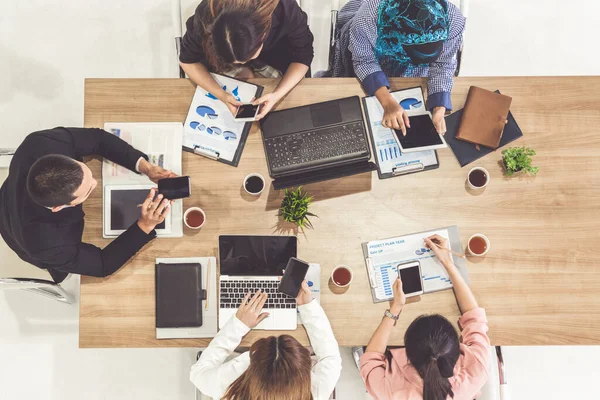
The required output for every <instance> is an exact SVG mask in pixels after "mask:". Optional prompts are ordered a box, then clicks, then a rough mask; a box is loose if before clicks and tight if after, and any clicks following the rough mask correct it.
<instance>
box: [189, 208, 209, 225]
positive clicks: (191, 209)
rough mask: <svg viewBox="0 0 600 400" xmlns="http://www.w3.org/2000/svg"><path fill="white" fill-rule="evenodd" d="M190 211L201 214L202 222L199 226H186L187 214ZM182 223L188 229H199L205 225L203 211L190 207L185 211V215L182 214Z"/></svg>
mask: <svg viewBox="0 0 600 400" xmlns="http://www.w3.org/2000/svg"><path fill="white" fill-rule="evenodd" d="M192 211H199V212H200V213H201V214H202V218H203V221H202V223H201V224H200V225H199V226H191V225H190V224H188V221H187V217H188V214H189V213H190V212H192ZM183 223H184V224H185V226H187V227H188V228H190V229H200V228H202V227H203V226H204V224H205V223H206V214H205V213H204V210H203V209H201V208H200V207H190V208H188V209H187V210H185V213H183Z"/></svg>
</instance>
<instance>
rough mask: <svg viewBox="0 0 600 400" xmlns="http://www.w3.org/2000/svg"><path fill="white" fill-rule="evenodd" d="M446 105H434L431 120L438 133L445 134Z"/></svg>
mask: <svg viewBox="0 0 600 400" xmlns="http://www.w3.org/2000/svg"><path fill="white" fill-rule="evenodd" d="M445 116H446V107H435V108H434V109H433V113H431V118H432V120H433V126H435V130H436V131H437V132H438V133H439V134H440V135H445V134H446V118H445Z"/></svg>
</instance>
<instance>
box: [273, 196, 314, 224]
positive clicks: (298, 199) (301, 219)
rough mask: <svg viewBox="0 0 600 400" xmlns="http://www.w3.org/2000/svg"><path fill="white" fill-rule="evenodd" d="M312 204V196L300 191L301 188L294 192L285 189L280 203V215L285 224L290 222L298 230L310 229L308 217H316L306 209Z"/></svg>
mask: <svg viewBox="0 0 600 400" xmlns="http://www.w3.org/2000/svg"><path fill="white" fill-rule="evenodd" d="M311 202H312V196H310V195H309V194H308V193H307V192H303V191H302V186H300V187H298V188H297V189H296V190H288V189H285V196H284V197H283V200H282V201H281V208H280V210H279V211H280V215H281V216H282V217H283V219H284V220H286V221H287V222H292V223H294V224H296V225H298V226H299V227H300V228H304V227H305V226H306V227H309V228H312V223H311V222H310V220H309V218H308V217H317V215H315V214H313V213H310V212H309V211H308V207H309V206H310V203H311Z"/></svg>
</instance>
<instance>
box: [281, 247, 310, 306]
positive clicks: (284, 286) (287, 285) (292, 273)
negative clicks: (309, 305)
mask: <svg viewBox="0 0 600 400" xmlns="http://www.w3.org/2000/svg"><path fill="white" fill-rule="evenodd" d="M308 266H309V265H308V263H307V262H304V261H302V260H299V259H297V258H295V257H291V258H290V260H289V261H288V263H287V266H286V267H285V272H284V274H283V278H281V282H280V283H279V291H280V292H281V293H283V294H287V295H288V296H291V297H294V298H296V297H298V292H300V288H301V287H302V282H303V281H304V278H306V273H307V272H308Z"/></svg>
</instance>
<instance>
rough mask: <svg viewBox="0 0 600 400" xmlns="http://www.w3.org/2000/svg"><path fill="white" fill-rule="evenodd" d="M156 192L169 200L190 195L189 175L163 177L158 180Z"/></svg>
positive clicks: (190, 183)
mask: <svg viewBox="0 0 600 400" xmlns="http://www.w3.org/2000/svg"><path fill="white" fill-rule="evenodd" d="M158 194H162V195H163V196H164V198H166V199H169V200H177V199H183V198H186V197H190V196H191V195H192V182H191V180H190V177H189V176H178V177H177V178H165V179H160V180H159V181H158Z"/></svg>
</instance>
